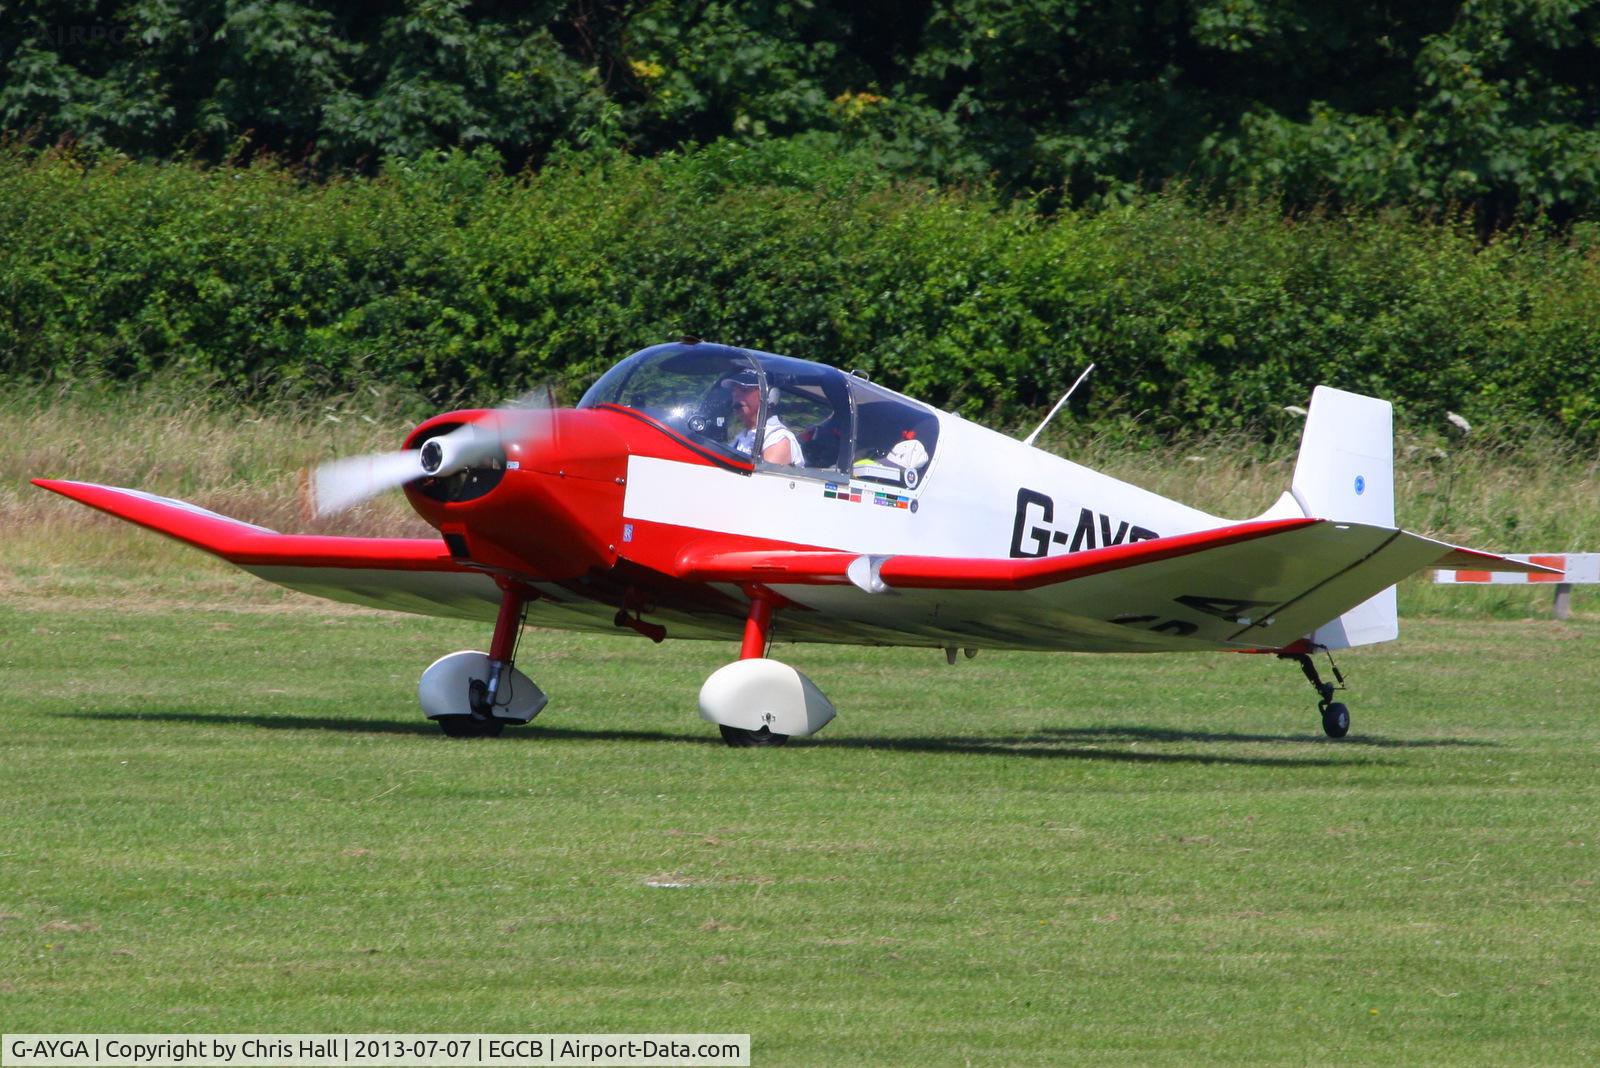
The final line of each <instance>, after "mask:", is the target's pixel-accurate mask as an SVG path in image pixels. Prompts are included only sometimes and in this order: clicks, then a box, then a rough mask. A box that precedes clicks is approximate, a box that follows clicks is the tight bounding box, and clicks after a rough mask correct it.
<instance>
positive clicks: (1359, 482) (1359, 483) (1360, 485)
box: [1356, 475, 1367, 497]
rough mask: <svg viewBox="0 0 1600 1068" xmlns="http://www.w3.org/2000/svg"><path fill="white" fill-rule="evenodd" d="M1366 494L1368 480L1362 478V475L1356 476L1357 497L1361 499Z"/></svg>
mask: <svg viewBox="0 0 1600 1068" xmlns="http://www.w3.org/2000/svg"><path fill="white" fill-rule="evenodd" d="M1365 492H1367V480H1366V479H1365V478H1362V477H1361V476H1360V475H1357V476H1356V496H1357V497H1359V496H1361V495H1362V494H1363V493H1365Z"/></svg>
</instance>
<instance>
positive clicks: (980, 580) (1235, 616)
mask: <svg viewBox="0 0 1600 1068" xmlns="http://www.w3.org/2000/svg"><path fill="white" fill-rule="evenodd" d="M1465 561H1470V562H1471V563H1470V566H1471V567H1473V568H1475V569H1478V570H1504V571H1534V570H1536V569H1537V565H1530V564H1525V563H1523V562H1521V561H1518V560H1511V559H1508V558H1506V557H1501V556H1496V555H1494V554H1490V553H1480V552H1477V551H1475V550H1470V549H1460V548H1457V547H1455V546H1452V545H1447V544H1445V543H1443V542H1438V541H1434V540H1432V539H1430V538H1424V537H1421V536H1420V535H1416V534H1412V533H1409V532H1407V531H1401V530H1394V529H1389V528H1383V527H1372V526H1364V525H1361V524H1357V523H1335V522H1331V521H1328V520H1320V519H1300V518H1296V519H1281V520H1268V521H1256V522H1249V523H1240V524H1236V525H1233V526H1227V527H1220V528H1217V529H1214V530H1207V531H1201V532H1198V533H1193V534H1184V535H1179V536H1175V537H1169V538H1157V539H1154V540H1150V541H1142V542H1136V543H1133V544H1126V545H1115V546H1110V547H1107V548H1103V549H1095V550H1090V551H1086V552H1079V553H1071V554H1067V555H1062V556H1052V557H1042V558H1029V559H1009V558H952V557H934V556H915V555H901V556H870V555H860V554H852V553H837V552H818V551H794V552H781V551H778V552H761V551H755V552H750V551H744V552H717V551H714V550H710V551H698V550H696V549H694V548H691V549H689V550H687V551H686V552H685V553H683V554H682V555H681V556H680V558H679V560H678V565H679V569H680V573H681V575H682V576H683V577H685V578H696V579H700V580H703V581H712V582H729V583H752V582H754V583H760V584H762V585H765V586H769V587H772V588H774V589H776V590H778V591H779V592H780V593H782V594H783V595H784V596H786V597H788V598H789V599H790V600H792V601H794V602H795V603H797V604H800V605H803V606H805V607H807V608H812V609H815V610H817V611H818V612H819V613H823V614H824V615H823V616H822V617H819V618H815V619H807V620H805V621H804V623H803V624H802V625H803V626H808V627H809V626H823V625H824V619H826V618H832V619H835V620H838V621H839V623H840V624H841V625H845V626H849V625H865V626H868V627H873V628H877V629H878V630H880V631H883V632H887V633H893V634H896V635H898V636H900V637H911V636H913V635H914V636H919V637H921V638H922V639H923V640H924V641H927V642H928V643H929V644H933V643H934V642H937V643H939V644H947V645H961V644H972V645H974V646H995V647H1006V648H1040V649H1068V650H1080V651H1097V652H1099V651H1141V650H1157V649H1197V648H1224V649H1226V648H1231V649H1252V648H1254V649H1280V648H1286V647H1288V646H1291V645H1293V644H1294V643H1296V642H1297V641H1299V640H1300V639H1302V638H1304V637H1305V636H1306V635H1308V634H1310V633H1311V632H1312V631H1313V630H1315V629H1316V628H1317V627H1318V626H1320V625H1322V624H1324V623H1326V622H1328V621H1329V620H1331V619H1334V618H1335V617H1337V616H1339V615H1340V614H1341V613H1343V612H1345V611H1347V610H1348V609H1350V608H1352V607H1354V606H1355V605H1358V604H1360V603H1361V602H1362V601H1365V600H1366V599H1367V598H1369V597H1371V596H1372V595H1373V594H1375V593H1377V592H1379V591H1381V590H1383V589H1386V588H1387V587H1389V586H1391V585H1393V584H1394V583H1395V582H1397V581H1399V580H1400V579H1402V578H1404V577H1406V576H1407V575H1410V574H1412V573H1413V572H1415V571H1418V570H1421V569H1424V568H1429V567H1445V566H1469V565H1468V564H1466V563H1465Z"/></svg>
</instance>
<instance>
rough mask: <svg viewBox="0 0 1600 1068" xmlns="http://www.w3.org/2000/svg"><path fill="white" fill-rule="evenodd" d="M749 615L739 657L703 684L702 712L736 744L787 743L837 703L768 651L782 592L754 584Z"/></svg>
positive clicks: (824, 720)
mask: <svg viewBox="0 0 1600 1068" xmlns="http://www.w3.org/2000/svg"><path fill="white" fill-rule="evenodd" d="M747 592H748V593H749V595H750V612H749V615H748V616H746V617H745V624H744V643H743V645H742V646H741V647H740V649H739V659H738V660H736V661H735V662H734V663H732V664H728V665H727V666H726V667H722V668H718V669H717V670H716V671H715V672H713V673H712V675H711V677H710V678H709V679H707V680H706V682H705V685H704V686H702V687H700V716H701V718H703V719H706V720H709V721H710V722H712V723H715V724H716V725H717V728H718V729H719V730H720V731H721V732H722V740H723V741H725V742H727V743H728V744H729V745H731V746H733V747H735V748H740V749H743V748H753V747H762V746H774V745H783V744H784V743H785V742H787V741H788V740H789V737H790V736H791V735H799V736H805V735H808V734H815V733H816V732H817V731H819V730H821V729H822V728H823V727H825V726H827V724H828V721H829V720H831V719H833V716H834V708H833V705H832V704H831V703H830V702H829V701H828V699H827V698H826V697H824V696H823V695H822V691H821V690H819V689H817V687H816V685H815V684H813V683H812V681H811V680H810V679H808V678H806V677H805V676H804V675H802V674H800V672H798V671H796V670H795V669H794V668H792V667H790V666H789V665H788V664H782V663H779V662H778V661H776V660H769V659H767V657H766V651H767V642H768V636H769V634H770V632H771V629H772V613H773V610H774V609H775V608H776V607H777V606H778V604H779V602H780V600H781V599H780V598H779V597H778V596H777V595H776V594H773V593H771V592H769V591H767V590H765V589H762V588H760V587H755V588H753V589H750V590H748V591H747Z"/></svg>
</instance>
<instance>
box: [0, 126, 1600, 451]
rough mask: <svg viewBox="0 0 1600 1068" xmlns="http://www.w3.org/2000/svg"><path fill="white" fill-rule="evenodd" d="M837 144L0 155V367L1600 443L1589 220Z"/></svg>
mask: <svg viewBox="0 0 1600 1068" xmlns="http://www.w3.org/2000/svg"><path fill="white" fill-rule="evenodd" d="M819 144H820V143H813V142H808V141H807V140H805V139H799V140H795V141H789V142H766V143H763V144H761V145H758V146H754V147H751V146H739V145H734V144H731V143H719V144H716V145H712V146H709V147H706V148H701V149H695V150H690V151H686V152H681V153H676V154H672V155H669V156H666V157H658V158H654V159H634V158H630V157H627V156H624V155H617V154H607V153H603V152H597V153H587V154H581V155H578V154H574V155H570V156H567V157H564V158H561V159H558V160H556V161H555V162H553V163H552V164H550V165H548V166H546V167H545V168H544V169H542V170H540V171H538V172H536V173H527V174H523V175H517V176H509V177H508V176H505V175H503V174H502V169H501V167H500V163H499V160H498V159H496V158H494V157H493V156H492V154H491V153H488V152H487V151H480V152H479V153H478V154H476V155H463V154H460V153H452V154H437V155H433V156H428V157H424V158H423V159H421V160H417V161H412V162H409V163H399V162H396V163H391V164H389V165H387V166H386V167H385V168H384V169H383V171H382V173H381V174H379V175H378V176H376V177H373V178H345V179H339V180H334V181H330V182H312V181H308V180H305V179H304V178H303V176H301V175H299V174H297V173H296V172H294V171H292V170H289V169H286V168H284V167H281V166H278V165H275V164H271V163H258V164H255V165H252V166H248V167H233V168H230V167H215V168H213V167H205V166H199V165H192V164H181V163H180V164H143V163H133V162H129V161H127V160H123V159H118V158H114V157H108V156H88V157H84V156H75V155H73V154H71V153H66V152H48V153H43V154H36V153H32V152H29V151H25V150H22V149H15V148H13V149H5V150H0V249H4V255H3V256H0V376H3V377H6V378H9V379H12V380H27V381H31V382H38V381H50V382H63V383H71V382H73V381H79V380H86V379H94V380H103V379H112V380H143V379H148V378H151V377H155V376H167V377H177V378H180V379H182V380H185V381H191V380H192V381H193V382H194V383H196V384H200V385H204V386H207V387H220V388H223V389H226V390H228V391H231V392H234V393H237V394H240V395H243V396H251V395H260V394H261V393H263V391H267V390H277V391H285V390H287V391H289V392H292V393H299V394H304V395H309V396H314V395H323V394H329V393H337V392H347V391H351V390H355V389H360V388H363V387H365V386H367V385H371V384H374V383H383V384H386V385H389V386H392V387H397V388H401V389H406V390H415V391H418V392H420V393H421V394H423V395H426V396H427V397H429V398H431V399H433V400H436V401H439V402H444V401H447V400H451V399H456V400H460V399H468V400H473V401H491V400H493V399H495V398H496V397H499V396H504V395H507V394H510V393H513V392H515V391H516V390H517V389H519V388H521V387H524V386H526V385H527V384H530V383H533V382H537V381H544V380H551V379H554V380H556V381H558V382H559V383H562V384H563V385H564V387H565V392H566V393H567V395H568V396H569V397H570V396H572V395H575V394H576V392H577V391H578V390H581V388H583V386H585V385H586V384H587V382H589V381H592V379H593V378H594V377H595V376H597V375H598V374H599V373H600V372H601V371H602V370H603V369H604V368H605V367H606V366H608V365H609V364H610V363H612V362H613V361H615V360H616V359H618V358H619V357H621V356H622V355H625V354H626V353H628V352H630V351H633V350H634V349H637V348H641V347H643V346H645V345H648V344H653V343H655V342H657V341H660V340H663V339H666V338H669V337H672V336H675V335H678V334H681V333H695V334H698V335H701V336H704V337H708V338H715V339H718V340H723V341H728V342H732V343H737V344H748V345H753V346H757V347H761V348H766V349H770V350H774V351H779V352H786V353H790V354H793V355H796V356H802V357H807V358H812V359H818V360H823V361H827V362H831V363H835V364H838V365H840V366H844V367H846V368H860V369H861V370H863V371H866V372H867V373H869V374H871V375H872V376H873V377H874V378H875V379H876V380H878V381H881V382H885V383H887V384H889V385H891V386H893V387H896V388H899V389H903V390H905V391H907V392H909V393H911V394H913V395H917V396H920V397H923V398H925V399H927V400H928V401H930V402H933V403H935V404H939V405H941V406H946V407H953V408H956V409H958V410H960V411H962V412H963V413H965V414H967V415H969V416H974V417H980V418H984V419H986V420H989V421H992V422H1001V423H1011V424H1020V423H1022V422H1025V421H1026V420H1027V418H1028V417H1029V416H1030V415H1031V414H1033V413H1035V412H1036V411H1037V410H1038V409H1039V408H1042V407H1044V406H1047V405H1049V404H1050V403H1051V402H1052V401H1053V400H1054V399H1055V397H1056V396H1057V395H1058V394H1059V392H1060V391H1061V390H1063V389H1064V388H1065V386H1066V385H1067V384H1069V383H1070V382H1071V381H1072V379H1073V378H1074V377H1075V376H1076V375H1077V373H1078V372H1079V371H1080V370H1081V369H1082V367H1083V366H1084V365H1086V364H1087V363H1089V362H1090V361H1094V362H1095V363H1097V364H1098V370H1097V372H1096V375H1095V377H1094V378H1093V379H1092V380H1091V381H1092V383H1093V389H1092V392H1091V393H1088V394H1086V395H1085V396H1084V397H1082V398H1076V399H1075V401H1074V407H1075V408H1076V409H1078V411H1079V413H1080V415H1085V414H1086V415H1088V416H1090V417H1093V418H1098V419H1101V420H1121V421H1123V422H1124V423H1132V424H1133V425H1136V426H1137V427H1139V428H1140V429H1141V432H1146V433H1149V434H1152V435H1166V434H1171V433H1175V432H1181V431H1184V430H1189V429H1193V428H1196V427H1205V428H1208V429H1209V428H1214V429H1219V430H1237V429H1246V430H1250V431H1252V432H1255V433H1258V434H1264V435H1272V434H1274V433H1276V432H1277V431H1278V430H1279V429H1282V428H1283V427H1284V426H1285V423H1286V421H1285V419H1284V417H1283V415H1282V410H1283V408H1284V407H1285V406H1288V405H1295V404H1303V403H1304V402H1305V399H1306V397H1307V395H1308V394H1309V391H1310V389H1311V387H1312V386H1313V385H1315V384H1317V383H1327V384H1330V385H1335V386H1340V387H1343V388H1348V389H1353V390H1358V391H1362V392H1368V393H1375V394H1378V395H1382V396H1386V397H1390V398H1391V399H1393V400H1395V401H1396V403H1397V405H1398V406H1399V407H1400V408H1401V410H1402V413H1403V416H1404V417H1405V418H1407V419H1409V420H1411V421H1413V422H1419V423H1423V424H1436V425H1442V420H1443V418H1444V414H1445V412H1446V411H1455V412H1458V413H1461V414H1462V415H1464V416H1466V417H1467V418H1468V419H1469V420H1472V421H1474V422H1478V421H1489V422H1494V423H1497V424H1501V425H1505V424H1515V425H1521V424H1523V423H1530V424H1531V423H1540V424H1546V425H1548V426H1550V427H1553V428H1555V429H1556V430H1557V431H1558V432H1559V433H1560V434H1562V435H1564V436H1566V437H1568V438H1570V439H1572V440H1575V441H1579V442H1593V441H1596V440H1600V361H1597V359H1596V354H1597V353H1600V302H1597V301H1596V299H1595V298H1596V296H1597V295H1600V264H1597V259H1596V251H1597V248H1600V228H1596V227H1593V226H1579V227H1576V228H1575V229H1573V230H1572V231H1570V232H1569V233H1567V234H1565V235H1561V236H1552V235H1549V234H1544V233H1541V232H1538V231H1535V230H1525V231H1519V232H1513V233H1508V234H1503V235H1501V236H1499V237H1498V238H1496V239H1495V240H1493V241H1491V242H1489V243H1487V244H1485V243H1483V242H1481V241H1480V240H1479V239H1478V237H1477V236H1476V235H1475V234H1474V232H1473V231H1472V229H1471V227H1470V226H1467V225H1465V224H1462V225H1449V224H1444V225H1441V224H1439V223H1436V222H1426V221H1418V220H1416V219H1413V218H1408V217H1406V216H1404V215H1401V214H1398V213H1395V214H1377V213H1354V212H1351V213H1335V212H1324V213H1313V214H1309V215H1304V216H1300V217H1295V218H1289V219H1285V218H1284V217H1283V215H1282V214H1281V212H1280V211H1279V210H1278V209H1277V208H1276V207H1275V206H1273V205H1270V204H1267V203H1261V204H1244V205H1235V206H1232V207H1229V208H1226V209H1224V208H1218V207H1215V206H1206V205H1205V204H1202V203H1200V202H1199V201H1197V200H1195V199H1194V198H1191V197H1189V196H1187V195H1186V194H1185V193H1184V191H1183V190H1181V189H1174V190H1170V191H1168V192H1166V193H1163V194H1160V195H1155V196H1151V197H1149V198H1146V199H1143V200H1140V201H1138V202H1136V203H1132V204H1127V205H1122V206H1118V207H1112V208H1106V209H1102V210H1099V211H1067V212H1062V213H1059V214H1054V215H1044V214H1041V213H1040V212H1038V211H1036V210H1035V209H1034V208H1033V207H1032V206H1030V205H1028V204H1015V203H1013V204H1004V203H1001V202H1000V201H999V200H998V199H997V198H996V197H994V196H993V195H992V194H991V192H990V191H989V190H987V189H985V188H982V187H974V188H966V189H943V190H940V189H935V188H932V187H929V186H926V185H917V184H905V183H903V182H897V181H891V180H890V179H888V178H886V177H885V176H884V175H883V174H882V173H881V172H880V171H879V170H878V169H877V168H875V167H874V166H873V164H872V163H871V162H870V161H869V160H867V159H866V158H865V157H862V156H848V155H847V156H837V155H833V154H830V153H828V152H826V151H824V150H823V149H822V148H820V147H819ZM1108 425H1109V424H1108Z"/></svg>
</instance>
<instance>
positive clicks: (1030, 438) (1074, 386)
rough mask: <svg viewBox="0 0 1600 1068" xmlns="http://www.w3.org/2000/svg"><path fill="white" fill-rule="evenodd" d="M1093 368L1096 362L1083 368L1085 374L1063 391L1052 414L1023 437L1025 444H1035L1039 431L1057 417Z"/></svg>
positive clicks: (1051, 411)
mask: <svg viewBox="0 0 1600 1068" xmlns="http://www.w3.org/2000/svg"><path fill="white" fill-rule="evenodd" d="M1093 370H1094V364H1092V363H1091V364H1090V365H1089V366H1088V367H1085V368H1084V369H1083V374H1081V375H1079V376H1078V380H1077V381H1076V382H1074V383H1072V388H1071V389H1069V390H1067V391H1066V392H1065V393H1063V394H1062V395H1061V399H1060V400H1058V401H1056V406H1055V407H1054V408H1051V409H1050V414H1049V415H1047V416H1045V417H1044V422H1042V423H1040V424H1039V425H1038V426H1036V427H1034V428H1033V433H1031V434H1029V435H1028V436H1027V437H1025V438H1023V439H1022V443H1023V444H1024V445H1032V444H1033V441H1034V439H1035V438H1037V437H1038V436H1039V431H1041V430H1043V429H1044V428H1045V427H1047V426H1049V425H1050V420H1052V419H1054V418H1055V417H1056V413H1057V412H1059V411H1060V410H1061V406H1062V405H1063V404H1066V403H1067V400H1068V398H1070V397H1071V396H1072V395H1073V394H1074V393H1076V392H1077V391H1078V387H1079V386H1081V385H1083V380H1084V379H1085V378H1088V377H1089V372H1090V371H1093Z"/></svg>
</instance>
